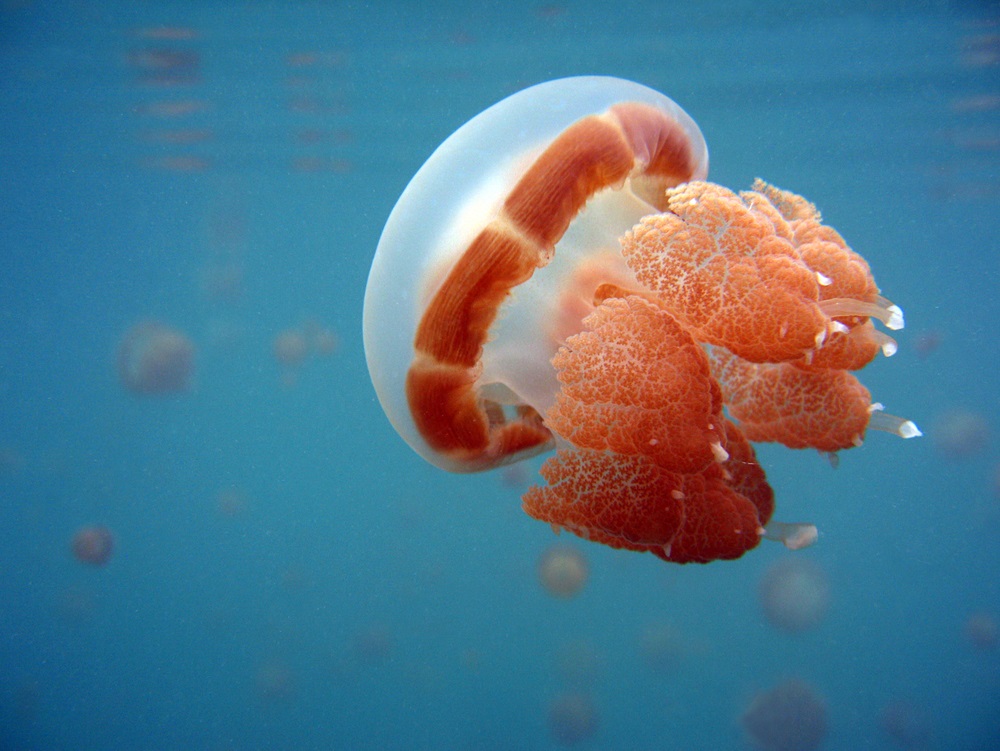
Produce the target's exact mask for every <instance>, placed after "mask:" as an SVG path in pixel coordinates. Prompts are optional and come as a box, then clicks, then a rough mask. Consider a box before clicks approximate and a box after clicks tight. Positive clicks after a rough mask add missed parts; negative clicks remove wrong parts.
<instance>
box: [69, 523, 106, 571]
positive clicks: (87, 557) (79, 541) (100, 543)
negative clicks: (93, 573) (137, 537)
mask: <svg viewBox="0 0 1000 751" xmlns="http://www.w3.org/2000/svg"><path fill="white" fill-rule="evenodd" d="M72 548H73V555H74V556H75V557H76V559H77V560H78V561H80V562H81V563H86V564H89V565H91V566H103V565H104V564H106V563H107V562H108V561H110V560H111V554H112V553H113V552H114V549H115V538H114V535H112V534H111V530H110V529H108V528H107V527H102V526H100V525H92V526H87V527H81V528H80V529H78V530H77V531H76V534H74V535H73V542H72Z"/></svg>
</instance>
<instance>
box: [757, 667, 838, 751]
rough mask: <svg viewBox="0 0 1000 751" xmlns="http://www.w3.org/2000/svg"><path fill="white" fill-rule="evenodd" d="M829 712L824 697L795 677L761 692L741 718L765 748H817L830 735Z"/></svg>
mask: <svg viewBox="0 0 1000 751" xmlns="http://www.w3.org/2000/svg"><path fill="white" fill-rule="evenodd" d="M826 714H827V712H826V702H825V701H824V700H823V698H822V697H821V696H819V695H818V694H817V693H816V691H815V690H814V689H813V688H812V687H811V686H810V685H809V684H808V683H805V682H803V681H800V680H798V679H795V678H792V679H789V680H786V681H784V682H783V683H780V684H778V685H777V686H775V687H774V688H772V689H770V690H768V691H761V692H760V693H758V694H757V695H756V696H755V697H754V698H753V700H752V701H751V702H750V706H749V707H747V709H746V711H745V712H744V713H743V716H742V718H741V720H742V724H743V729H744V730H746V732H747V735H748V736H749V737H750V740H751V741H753V744H754V745H755V746H756V747H757V748H760V749H762V751H813V749H816V748H819V747H820V744H821V743H822V742H823V739H824V738H825V737H826V727H827V719H826Z"/></svg>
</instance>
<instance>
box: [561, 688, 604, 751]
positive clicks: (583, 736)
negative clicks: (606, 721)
mask: <svg viewBox="0 0 1000 751" xmlns="http://www.w3.org/2000/svg"><path fill="white" fill-rule="evenodd" d="M548 715H549V730H550V732H551V733H552V738H553V740H555V742H556V743H558V744H559V745H561V746H575V745H577V744H578V743H583V742H584V741H586V740H589V739H590V738H592V737H593V736H594V734H595V733H597V729H598V726H599V724H600V722H599V716H598V712H597V706H596V705H595V704H594V700H593V699H592V698H591V697H590V695H589V694H587V693H582V692H567V693H563V694H560V695H559V696H557V697H555V698H554V699H552V701H551V702H549V712H548Z"/></svg>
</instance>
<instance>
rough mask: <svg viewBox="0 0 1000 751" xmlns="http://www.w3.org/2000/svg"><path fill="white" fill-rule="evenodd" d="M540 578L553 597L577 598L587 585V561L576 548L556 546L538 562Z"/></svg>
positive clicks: (547, 551) (546, 552)
mask: <svg viewBox="0 0 1000 751" xmlns="http://www.w3.org/2000/svg"><path fill="white" fill-rule="evenodd" d="M538 578H539V580H540V581H541V583H542V586H543V587H544V588H545V591H546V592H548V593H549V594H550V595H552V596H553V597H558V598H560V599H569V598H571V597H575V596H576V595H577V594H579V592H580V590H581V589H583V585H584V584H586V583H587V561H586V559H585V558H584V557H583V554H582V553H580V552H579V551H578V550H576V549H575V548H569V547H563V546H558V545H554V546H552V547H550V548H549V549H548V550H546V551H545V552H544V553H543V554H542V557H541V559H539V561H538Z"/></svg>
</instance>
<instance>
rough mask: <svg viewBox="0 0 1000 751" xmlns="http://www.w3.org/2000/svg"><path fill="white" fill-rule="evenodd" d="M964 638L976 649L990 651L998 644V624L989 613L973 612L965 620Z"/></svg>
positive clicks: (999, 626) (999, 633) (999, 630)
mask: <svg viewBox="0 0 1000 751" xmlns="http://www.w3.org/2000/svg"><path fill="white" fill-rule="evenodd" d="M965 638H966V640H967V641H968V642H969V644H971V645H972V646H973V647H975V648H976V649H979V650H982V651H984V652H986V651H992V650H994V649H996V648H997V646H998V645H1000V625H998V624H997V620H996V618H994V617H993V616H992V615H990V614H989V613H973V614H972V615H970V616H969V617H968V618H967V619H966V620H965Z"/></svg>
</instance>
